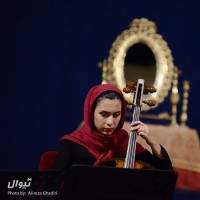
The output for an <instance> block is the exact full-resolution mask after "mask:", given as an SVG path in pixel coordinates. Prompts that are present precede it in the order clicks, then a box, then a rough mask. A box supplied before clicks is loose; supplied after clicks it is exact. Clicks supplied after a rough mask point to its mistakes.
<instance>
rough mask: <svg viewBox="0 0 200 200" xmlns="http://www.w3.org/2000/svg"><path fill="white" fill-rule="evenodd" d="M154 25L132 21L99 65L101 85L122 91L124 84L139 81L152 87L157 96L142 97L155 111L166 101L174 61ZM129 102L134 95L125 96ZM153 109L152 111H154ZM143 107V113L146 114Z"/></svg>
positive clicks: (143, 20) (138, 20) (136, 20)
mask: <svg viewBox="0 0 200 200" xmlns="http://www.w3.org/2000/svg"><path fill="white" fill-rule="evenodd" d="M156 31H157V27H156V24H155V23H154V22H152V21H149V20H148V19H146V18H142V19H134V20H133V21H132V22H131V24H130V26H129V29H127V30H124V31H123V32H122V33H121V34H120V35H119V36H118V37H117V38H116V40H115V41H114V42H113V44H112V48H111V49H110V52H109V57H108V59H106V60H104V61H103V62H102V63H101V67H102V84H104V83H111V84H114V85H116V86H117V87H118V88H119V89H121V90H122V89H123V88H124V87H125V85H126V82H127V81H136V80H137V79H138V78H142V79H144V80H145V83H147V84H151V85H153V86H154V87H155V88H156V89H157V92H156V93H153V94H149V95H147V96H144V97H143V99H144V100H145V99H154V100H155V101H156V106H155V107H157V106H158V105H159V104H160V103H162V102H163V101H164V99H165V98H166V97H167V95H168V93H169V90H170V88H171V83H172V78H173V69H174V64H173V58H172V55H171V51H170V49H169V47H168V45H167V42H166V41H165V40H164V39H163V38H162V36H161V35H159V34H158V33H156ZM124 95H125V99H126V100H127V101H129V102H131V101H132V99H133V94H130V93H129V94H124ZM155 107H152V108H155ZM149 109H151V108H149V107H148V106H146V105H143V107H142V110H143V111H145V110H149Z"/></svg>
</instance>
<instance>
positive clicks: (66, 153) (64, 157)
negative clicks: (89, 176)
mask: <svg viewBox="0 0 200 200" xmlns="http://www.w3.org/2000/svg"><path fill="white" fill-rule="evenodd" d="M161 149H162V153H163V155H164V159H163V160H161V159H159V158H158V157H157V156H155V155H154V154H151V153H150V152H149V151H147V150H146V151H144V152H143V153H141V154H138V155H136V160H140V161H143V162H146V163H148V164H150V165H151V166H152V167H154V168H156V169H165V170H172V164H171V161H170V158H169V156H168V154H167V152H166V150H165V149H164V148H163V147H162V146H161ZM95 161H96V158H95V157H94V156H93V155H92V154H91V153H89V152H88V151H87V149H86V148H85V147H83V146H81V145H80V144H77V143H75V142H72V141H70V140H62V141H61V145H60V150H59V152H58V155H57V157H56V159H55V162H54V164H53V166H52V169H60V170H62V171H63V172H65V171H67V170H68V169H69V168H70V167H71V166H72V165H74V164H81V165H93V164H94V163H95Z"/></svg>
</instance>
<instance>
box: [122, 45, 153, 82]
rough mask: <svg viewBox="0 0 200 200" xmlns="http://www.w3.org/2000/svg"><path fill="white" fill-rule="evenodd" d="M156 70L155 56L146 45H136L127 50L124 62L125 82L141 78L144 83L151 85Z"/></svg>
mask: <svg viewBox="0 0 200 200" xmlns="http://www.w3.org/2000/svg"><path fill="white" fill-rule="evenodd" d="M156 70H157V69H156V60H155V56H154V54H153V52H152V51H151V49H150V48H149V47H148V46H147V45H145V44H143V43H137V44H134V45H133V46H131V47H130V48H129V49H128V51H127V54H126V56H125V62H124V75H125V79H126V81H133V80H137V79H138V78H142V79H144V80H145V82H146V83H148V84H151V85H153V84H154V81H155V78H156Z"/></svg>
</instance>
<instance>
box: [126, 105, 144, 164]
mask: <svg viewBox="0 0 200 200" xmlns="http://www.w3.org/2000/svg"><path fill="white" fill-rule="evenodd" d="M140 110H141V107H140V106H136V105H134V109H133V120H132V122H133V121H138V120H139V116H140ZM136 139H137V131H131V132H130V133H129V141H128V148H127V152H126V158H125V164H124V168H134V165H135V154H136Z"/></svg>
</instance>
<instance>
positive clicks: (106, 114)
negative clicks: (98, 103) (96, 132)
mask: <svg viewBox="0 0 200 200" xmlns="http://www.w3.org/2000/svg"><path fill="white" fill-rule="evenodd" d="M100 115H101V116H102V117H107V116H108V113H107V112H101V113H100Z"/></svg>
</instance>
